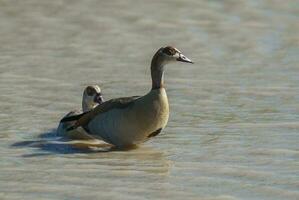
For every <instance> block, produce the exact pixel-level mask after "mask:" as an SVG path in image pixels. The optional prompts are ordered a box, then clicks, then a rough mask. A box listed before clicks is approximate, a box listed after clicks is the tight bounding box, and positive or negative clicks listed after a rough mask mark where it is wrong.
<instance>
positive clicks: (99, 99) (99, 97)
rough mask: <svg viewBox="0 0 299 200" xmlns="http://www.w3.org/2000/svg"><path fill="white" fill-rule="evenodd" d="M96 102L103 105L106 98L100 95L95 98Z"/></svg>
mask: <svg viewBox="0 0 299 200" xmlns="http://www.w3.org/2000/svg"><path fill="white" fill-rule="evenodd" d="M94 101H95V102H97V103H98V104H102V103H103V102H104V98H103V96H102V93H98V94H97V95H96V96H95V97H94Z"/></svg>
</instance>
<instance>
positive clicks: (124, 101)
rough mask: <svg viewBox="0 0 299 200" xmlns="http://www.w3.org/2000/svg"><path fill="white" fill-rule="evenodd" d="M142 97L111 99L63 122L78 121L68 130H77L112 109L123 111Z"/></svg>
mask: <svg viewBox="0 0 299 200" xmlns="http://www.w3.org/2000/svg"><path fill="white" fill-rule="evenodd" d="M139 97H140V96H132V97H121V98H117V99H111V100H109V101H106V102H104V103H102V104H100V105H98V106H97V107H95V108H94V109H93V110H91V111H89V112H85V113H82V114H79V115H74V116H70V117H65V118H63V119H62V120H61V122H67V121H75V120H77V121H76V123H75V125H74V126H72V127H70V128H68V130H72V129H75V128H77V127H79V126H86V125H87V124H88V123H89V122H90V121H91V120H92V119H93V118H94V117H95V116H97V115H99V114H101V113H105V112H108V111H110V110H112V109H123V108H126V107H128V106H130V105H131V104H132V103H134V101H135V100H136V99H138V98H139Z"/></svg>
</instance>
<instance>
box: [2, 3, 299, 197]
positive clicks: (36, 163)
mask: <svg viewBox="0 0 299 200" xmlns="http://www.w3.org/2000/svg"><path fill="white" fill-rule="evenodd" d="M298 21H299V3H298V1H293V0H285V1H278V0H272V1H270V0H251V1H246V0H241V1H234V0H228V1H216V0H215V1H203V0H186V1H178V0H172V1H170V0H169V1H163V2H162V1H156V0H154V1H150V2H149V1H139V2H136V1H131V0H126V1H121V0H115V1H109V2H108V1H107V2H104V1H96V0H86V1H67V0H58V1H38V0H26V1H15V0H0V27H1V28H0V44H1V45H0V91H1V95H0V102H1V104H0V119H1V120H0V158H1V162H0V199H30V200H31V199H138V200H139V199H166V198H167V199H168V198H171V199H178V200H179V199H207V200H235V199H263V200H264V199H269V200H270V199H271V200H273V199H274V200H275V199H299V190H298V188H299V163H298V159H299V148H298V141H299V135H298V132H299V66H298V63H299V59H298V53H299V39H298V35H299V24H298ZM167 44H172V45H174V46H176V47H177V48H179V49H180V50H181V51H182V52H184V54H185V55H186V56H188V57H190V58H192V59H193V61H195V64H194V65H186V64H180V63H176V64H173V65H169V66H168V67H167V72H166V85H167V92H168V97H169V101H170V109H171V116H170V121H169V123H168V126H167V128H166V129H165V130H164V131H163V134H161V135H159V136H157V137H156V138H154V139H153V140H151V141H149V142H147V143H145V144H143V145H141V146H140V147H139V148H137V149H133V150H130V151H109V148H107V147H98V148H93V149H91V150H86V149H82V148H79V147H77V146H72V145H71V144H68V143H66V142H65V141H64V140H61V139H60V138H57V137H55V134H54V132H55V128H56V126H57V123H58V121H59V119H60V118H61V117H62V116H63V115H64V114H65V113H66V112H68V111H69V110H71V109H74V108H78V107H80V105H81V95H82V94H81V93H82V90H83V88H84V87H85V86H86V85H87V84H100V86H101V87H102V89H103V93H104V95H105V97H106V99H109V98H113V97H118V96H130V95H138V94H139V95H140V94H145V93H146V92H147V91H148V90H149V89H150V71H149V63H150V60H151V56H152V55H153V53H154V52H155V51H156V50H157V49H158V48H159V47H160V46H163V45H167Z"/></svg>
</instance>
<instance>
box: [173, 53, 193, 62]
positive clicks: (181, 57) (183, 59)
mask: <svg viewBox="0 0 299 200" xmlns="http://www.w3.org/2000/svg"><path fill="white" fill-rule="evenodd" d="M176 60H177V61H180V62H186V63H192V64H193V62H192V60H190V59H189V58H187V57H186V56H184V55H183V54H182V53H180V54H179V57H178V58H177V59H176Z"/></svg>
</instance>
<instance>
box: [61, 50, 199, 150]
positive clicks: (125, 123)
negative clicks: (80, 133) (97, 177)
mask: <svg viewBox="0 0 299 200" xmlns="http://www.w3.org/2000/svg"><path fill="white" fill-rule="evenodd" d="M175 61H181V62H186V63H193V62H192V61H191V60H190V59H188V58H187V57H186V56H184V55H183V54H182V53H181V52H180V51H179V50H178V49H176V48H174V47H171V46H167V47H162V48H160V49H159V50H158V51H157V52H156V54H155V55H154V57H153V59H152V62H151V77H152V89H151V91H150V92H149V93H147V94H146V95H144V96H141V97H136V96H134V97H125V98H117V99H111V100H109V101H106V102H104V103H103V104H101V105H99V106H97V107H96V108H95V109H93V110H92V111H90V112H87V113H83V114H81V115H77V116H73V117H68V118H65V119H64V120H62V121H72V120H77V122H76V123H75V125H74V126H73V127H71V128H70V129H74V128H77V127H79V126H82V127H85V128H86V129H88V131H89V133H90V134H91V135H93V136H95V137H97V136H99V137H100V138H101V139H103V140H104V141H106V142H108V143H110V144H113V145H115V146H118V147H123V146H130V145H136V144H138V143H141V142H144V141H146V140H147V139H148V138H150V137H154V136H156V135H158V134H159V133H160V132H161V130H162V129H163V128H164V127H165V126H166V124H167V121H168V116H169V105H168V99H167V95H166V91H165V88H164V79H163V78H164V66H165V65H166V64H168V63H171V62H175Z"/></svg>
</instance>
